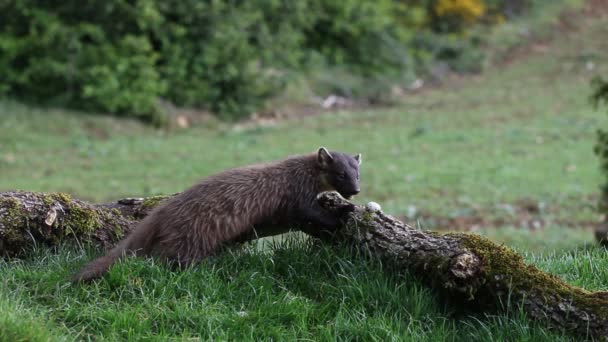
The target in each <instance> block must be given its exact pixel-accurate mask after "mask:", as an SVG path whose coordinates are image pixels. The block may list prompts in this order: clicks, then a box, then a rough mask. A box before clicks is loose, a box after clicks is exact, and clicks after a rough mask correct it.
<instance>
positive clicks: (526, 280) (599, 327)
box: [0, 192, 608, 341]
mask: <svg viewBox="0 0 608 342" xmlns="http://www.w3.org/2000/svg"><path fill="white" fill-rule="evenodd" d="M167 197H168V196H157V197H151V198H146V199H142V198H128V199H123V200H119V201H117V202H114V203H107V204H98V205H93V204H89V203H86V202H84V201H79V200H75V199H72V198H70V196H68V195H65V194H61V193H53V194H45V193H32V192H6V193H0V255H4V256H12V257H20V256H23V255H24V251H27V250H30V249H31V248H32V247H33V246H36V245H47V246H54V245H57V244H58V243H61V242H64V241H76V242H78V243H80V244H82V245H89V246H91V245H92V246H99V247H103V248H107V247H110V246H112V245H114V244H115V243H116V242H117V241H118V240H119V239H120V238H121V237H122V236H124V234H126V233H128V231H129V230H130V228H131V227H132V225H133V223H134V222H136V221H138V220H140V219H141V218H143V217H145V215H146V214H147V213H148V212H149V210H150V209H151V208H153V207H154V206H155V205H156V204H158V203H159V202H160V201H162V200H163V199H165V198H167ZM319 202H320V204H321V206H323V207H324V208H326V209H328V210H339V209H340V208H343V207H344V206H348V205H350V202H348V201H347V200H345V199H343V198H342V197H340V196H339V195H337V194H336V193H332V192H328V193H323V194H322V195H321V196H319ZM302 230H303V231H304V232H307V233H310V234H313V233H315V230H314V229H310V227H308V228H307V227H302ZM332 234H333V237H332V239H333V240H340V241H347V242H349V241H350V242H353V243H354V244H357V245H359V246H361V247H362V248H365V249H367V250H369V251H370V253H371V255H373V256H375V257H379V258H381V259H382V260H383V261H385V262H387V263H391V264H393V265H395V266H396V267H397V268H399V269H407V270H409V271H410V272H412V273H413V274H415V275H417V276H418V277H419V278H420V279H421V280H423V281H425V282H426V283H427V284H428V285H429V286H431V287H432V288H433V289H436V290H437V291H438V292H440V293H442V294H444V295H446V296H447V297H446V298H449V299H451V300H452V301H455V302H460V304H465V305H466V306H467V307H469V308H477V309H480V310H492V311H496V312H500V311H502V310H506V308H507V306H508V305H516V306H518V307H521V308H522V309H523V310H524V311H525V312H526V313H527V314H528V316H529V317H531V318H533V319H537V320H544V321H546V322H547V323H548V324H549V325H550V326H552V327H554V328H557V329H563V330H565V331H568V332H570V333H572V334H575V335H576V336H578V337H581V338H588V339H595V340H603V341H608V292H589V291H586V290H584V289H581V288H577V287H574V286H571V285H568V284H567V283H565V282H564V281H562V280H561V279H559V278H558V277H556V276H554V275H551V274H547V273H545V272H542V271H540V270H539V269H538V268H536V267H534V266H531V265H527V264H526V263H525V262H524V260H523V258H522V257H521V256H520V255H518V254H517V253H515V252H514V251H512V250H511V249H508V248H506V247H504V246H499V245H497V244H495V243H493V242H491V241H489V240H487V239H485V238H483V237H480V236H478V235H474V234H464V233H451V234H439V233H434V232H428V231H421V230H418V229H415V228H412V227H410V226H408V225H406V224H404V223H402V222H400V221H398V220H396V219H395V218H393V217H391V216H389V215H385V214H384V213H382V212H381V211H379V210H377V209H376V208H374V206H370V207H361V206H355V211H354V212H352V213H351V214H350V216H349V219H348V221H347V222H346V223H345V225H344V227H342V228H341V229H339V230H338V231H336V232H333V233H332ZM315 235H317V234H315Z"/></svg>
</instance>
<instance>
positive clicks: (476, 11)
mask: <svg viewBox="0 0 608 342" xmlns="http://www.w3.org/2000/svg"><path fill="white" fill-rule="evenodd" d="M434 7H435V8H434V9H435V12H436V13H437V15H438V16H439V17H440V18H444V17H452V18H453V17H457V18H459V19H460V20H461V21H463V22H464V23H466V24H472V23H474V22H476V21H477V20H479V19H480V18H481V17H482V16H483V15H484V14H485V12H486V6H485V4H484V2H483V0H439V1H437V3H436V4H435V6H434Z"/></svg>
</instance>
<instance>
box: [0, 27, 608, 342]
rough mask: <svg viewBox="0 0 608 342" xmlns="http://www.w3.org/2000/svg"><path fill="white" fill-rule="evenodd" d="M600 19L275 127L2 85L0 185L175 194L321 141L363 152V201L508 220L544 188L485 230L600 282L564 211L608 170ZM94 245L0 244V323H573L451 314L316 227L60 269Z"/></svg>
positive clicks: (591, 251)
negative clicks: (188, 253)
mask: <svg viewBox="0 0 608 342" xmlns="http://www.w3.org/2000/svg"><path fill="white" fill-rule="evenodd" d="M606 23H607V21H606V20H604V19H598V18H596V19H594V20H587V21H584V22H582V23H581V24H580V25H581V26H580V27H579V28H578V29H577V30H576V31H565V32H562V34H560V35H559V37H558V38H557V39H556V40H555V41H552V42H550V43H538V44H536V45H535V46H534V47H533V49H532V52H531V54H530V55H529V56H527V57H526V58H520V59H518V60H516V61H515V62H513V63H511V64H509V65H507V66H504V67H502V68H500V69H497V70H493V71H490V72H488V73H487V74H485V75H483V76H480V77H474V78H466V79H459V80H454V81H451V82H449V84H448V85H446V86H444V87H443V88H442V89H434V90H425V91H423V92H422V93H420V94H417V95H415V96H414V95H410V96H407V97H405V98H404V99H403V101H402V103H400V105H399V106H397V107H395V108H392V109H386V110H374V111H367V112H357V113H349V112H340V113H336V114H335V115H324V116H320V117H312V118H303V119H299V120H292V121H287V122H281V123H279V124H277V125H274V126H257V127H254V128H247V129H239V128H234V127H228V126H222V125H217V126H214V127H198V128H193V129H189V130H182V131H175V132H169V133H167V132H158V131H154V130H152V129H150V128H146V127H143V126H141V125H139V124H137V123H134V122H130V121H125V120H116V119H110V118H103V117H97V116H85V117H83V116H82V115H77V114H74V113H67V112H63V111H54V110H41V109H31V108H29V107H25V106H22V105H19V104H14V103H10V102H6V101H5V102H0V117H1V120H0V175H1V177H0V190H8V189H25V190H35V191H65V192H69V193H71V194H73V195H74V196H76V197H80V198H84V199H88V200H92V201H104V200H110V199H115V198H119V197H121V196H134V195H140V196H145V195H152V194H159V193H172V192H177V191H180V190H182V189H183V188H185V187H186V186H188V185H190V184H191V183H193V182H195V181H196V180H198V179H200V178H202V177H204V176H206V175H209V174H210V173H213V172H215V171H219V170H222V169H225V168H228V167H231V166H236V165H242V164H247V163H251V162H257V161H263V160H269V159H275V158H281V157H283V156H285V155H288V154H294V153H301V152H309V151H313V150H315V149H316V148H317V147H318V146H319V145H325V146H327V147H330V148H333V149H338V150H346V151H351V152H361V153H363V155H364V164H363V173H362V182H363V183H362V184H363V193H362V195H361V196H360V197H359V198H358V199H357V201H359V202H361V203H364V202H366V201H368V200H374V201H377V202H380V203H381V204H382V205H383V207H384V209H385V211H387V212H389V213H392V214H395V215H407V214H408V213H411V212H412V211H413V209H414V208H415V209H416V210H417V211H425V212H431V213H433V214H434V215H437V216H442V217H458V216H462V215H467V214H468V213H470V212H483V213H485V214H484V215H490V216H493V217H499V218H507V219H508V218H509V217H510V216H512V213H510V211H509V210H508V209H505V208H508V207H505V204H506V205H514V204H515V203H518V201H522V200H524V199H525V200H526V201H528V202H532V203H536V204H538V205H537V207H539V208H545V209H542V210H540V213H538V214H537V215H538V216H539V217H540V218H542V220H543V222H545V226H544V228H542V229H537V230H534V231H530V230H524V229H519V228H517V227H516V225H515V226H514V227H510V224H509V227H493V226H491V225H489V226H483V225H482V226H481V227H479V230H478V231H479V232H481V233H483V234H486V235H488V236H490V237H491V238H493V239H495V240H496V241H501V242H504V243H506V244H508V245H510V246H513V247H514V248H516V249H517V250H519V251H521V252H522V253H524V254H525V255H526V258H527V260H529V261H530V262H532V263H534V264H536V265H538V266H539V267H541V268H542V269H544V270H547V271H550V272H553V273H555V274H558V275H559V276H561V277H563V278H564V279H566V280H567V281H569V282H571V283H573V284H575V285H579V286H584V287H586V288H588V289H598V290H599V289H603V290H606V289H608V273H606V267H600V266H598V265H606V263H607V262H608V256H607V255H606V253H605V251H603V250H600V249H597V248H594V247H593V246H588V243H589V242H590V241H591V239H592V237H591V233H590V232H589V231H586V230H580V229H572V228H565V227H564V226H562V225H561V224H560V223H559V222H561V221H562V220H564V219H570V220H571V221H573V222H574V225H576V223H577V222H587V221H594V220H596V219H597V214H596V213H595V211H594V209H595V208H594V206H595V198H596V196H597V193H598V184H599V183H600V181H601V178H600V174H599V170H598V164H597V161H596V159H595V157H594V156H593V154H592V145H593V143H594V138H595V136H594V132H595V129H596V128H597V127H600V126H604V127H605V125H606V124H607V123H608V122H607V121H606V118H605V115H603V114H600V113H597V112H594V111H593V110H592V108H591V106H590V105H589V103H588V100H587V98H588V95H589V93H590V88H589V79H590V78H591V77H592V76H593V75H595V74H597V73H600V72H603V73H604V74H606V73H608V63H606V61H607V58H608V44H607V43H606V40H605V37H606V36H607V35H608V25H606ZM583 37H584V39H582V38H583ZM590 62H592V63H593V66H594V68H593V70H592V71H589V70H588V67H589V65H590V64H589V63H590ZM413 217H415V215H414V216H413ZM421 224H423V228H429V227H426V226H424V224H425V223H424V222H421ZM570 225H572V222H570ZM91 257H92V254H91V253H85V252H84V251H80V250H74V249H71V248H65V249H63V250H62V251H61V252H60V253H49V251H46V250H41V251H38V252H37V254H36V255H33V256H32V258H31V259H30V260H26V261H15V262H12V261H0V274H2V278H1V280H0V340H7V341H9V340H10V341H13V340H16V339H22V340H49V339H53V338H54V339H56V340H73V339H108V340H115V339H119V338H120V339H142V338H149V339H152V340H163V339H165V338H166V337H170V336H172V337H177V338H178V339H188V338H189V337H199V338H201V339H209V338H213V339H219V340H226V339H235V340H236V339H260V338H273V339H278V340H291V339H296V338H298V339H310V340H335V339H355V338H358V339H364V340H374V339H375V340H386V339H398V340H412V341H424V340H429V341H436V340H453V341H458V340H471V341H488V340H518V341H520V340H523V341H525V340H529V341H532V340H534V341H537V340H540V341H543V340H544V341H559V340H567V339H568V337H567V336H564V335H560V334H559V333H558V332H548V331H546V330H544V329H542V328H541V327H539V326H536V325H535V324H534V323H532V322H530V321H529V320H527V319H526V318H525V317H524V316H523V315H522V314H520V313H518V312H512V313H510V314H507V315H500V316H483V315H481V316H480V315H476V316H468V315H464V316H463V315H454V314H453V313H452V312H451V311H450V310H449V309H448V308H446V307H444V306H443V305H442V304H441V302H440V301H439V300H438V299H437V298H436V297H435V296H434V295H433V294H432V292H430V290H429V289H427V288H425V287H422V286H420V285H419V284H418V283H417V282H416V281H415V280H414V279H411V277H409V276H408V275H407V274H405V275H397V274H393V273H392V272H383V270H382V267H381V265H376V264H374V263H373V262H370V261H366V260H364V259H361V258H354V259H353V258H352V257H351V256H348V255H347V253H346V252H342V251H332V250H328V249H326V248H319V247H318V246H311V245H310V243H309V242H301V241H300V242H297V241H295V240H287V241H283V242H280V243H278V245H277V246H275V247H273V248H270V249H263V250H244V251H233V252H232V253H227V254H226V255H222V256H221V257H219V258H218V259H215V260H212V261H210V262H208V263H206V264H203V265H200V266H197V267H196V268H194V269H192V270H189V271H186V272H180V273H174V272H170V271H168V270H167V269H165V268H164V267H163V266H161V265H155V264H154V262H153V261H149V260H148V261H146V260H130V261H127V262H126V263H121V264H119V265H118V266H117V267H115V268H114V269H113V270H112V272H111V274H110V275H109V276H108V277H107V278H106V279H105V280H103V281H101V282H100V283H98V284H96V285H93V286H88V287H85V286H76V287H73V286H69V285H68V283H67V282H66V278H67V277H68V275H69V274H71V273H72V272H74V271H75V270H76V269H77V268H78V267H79V266H80V265H82V263H83V262H85V261H86V260H89V259H90V258H91Z"/></svg>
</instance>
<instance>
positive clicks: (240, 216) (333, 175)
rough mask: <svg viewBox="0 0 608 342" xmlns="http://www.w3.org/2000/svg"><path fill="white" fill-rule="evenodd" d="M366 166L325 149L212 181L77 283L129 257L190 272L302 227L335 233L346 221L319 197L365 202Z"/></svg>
mask: <svg viewBox="0 0 608 342" xmlns="http://www.w3.org/2000/svg"><path fill="white" fill-rule="evenodd" d="M361 161H362V159H361V154H357V155H350V154H346V153H341V152H333V151H332V152H329V151H328V150H327V149H325V148H324V147H320V148H319V149H318V151H317V152H316V153H311V154H306V155H300V156H294V157H290V158H287V159H284V160H280V161H275V162H271V163H267V164H258V165H251V166H245V167H241V168H234V169H230V170H227V171H224V172H221V173H218V174H215V175H212V176H210V177H208V178H206V179H204V180H203V181H202V182H200V183H199V184H196V185H194V186H192V187H191V188H189V189H187V190H186V191H184V192H182V193H180V194H178V195H176V196H175V197H173V198H171V199H168V200H166V202H165V203H162V204H160V205H159V206H158V207H157V208H155V209H154V210H153V211H152V212H150V214H148V216H146V217H145V218H144V219H143V220H142V221H140V222H139V224H137V226H135V227H134V229H133V230H132V232H131V233H130V234H129V235H128V236H127V237H126V238H125V239H124V240H122V241H121V242H119V243H118V245H117V246H116V247H115V248H114V249H112V250H111V251H110V252H109V253H108V254H107V255H105V256H102V257H100V258H98V259H96V260H94V261H93V262H91V263H90V264H88V265H87V266H85V267H84V268H83V269H82V270H81V271H80V272H79V273H78V274H76V275H75V276H74V278H73V281H91V280H94V279H96V278H99V277H101V276H103V274H104V273H106V272H107V271H108V269H109V268H110V266H111V265H112V264H113V263H114V262H115V261H116V260H118V259H119V258H120V257H122V256H123V255H125V254H127V253H129V254H133V255H136V256H142V255H153V256H158V257H160V258H161V259H164V260H165V261H168V262H170V263H171V264H177V265H178V266H188V265H190V264H192V263H196V262H198V261H201V260H202V259H204V258H205V257H207V256H209V255H211V254H213V253H214V252H216V251H217V250H218V249H219V248H220V247H221V246H222V245H224V244H226V243H230V242H234V241H239V240H244V239H245V237H252V236H253V237H263V236H269V235H276V234H280V233H284V232H287V231H288V230H289V228H290V227H294V226H296V227H297V226H298V225H300V224H308V225H310V224H312V225H314V226H315V227H318V228H319V229H321V228H323V229H335V227H337V226H338V225H339V224H340V220H341V216H342V215H344V213H340V214H334V213H329V212H328V211H326V210H324V209H323V208H321V207H320V206H319V205H318V204H317V202H316V196H317V195H318V194H319V193H320V192H323V191H329V190H334V191H337V192H339V193H340V195H342V196H343V197H345V198H350V197H351V196H353V195H356V194H358V193H359V191H360V188H359V165H360V164H361ZM346 211H348V209H347V210H346Z"/></svg>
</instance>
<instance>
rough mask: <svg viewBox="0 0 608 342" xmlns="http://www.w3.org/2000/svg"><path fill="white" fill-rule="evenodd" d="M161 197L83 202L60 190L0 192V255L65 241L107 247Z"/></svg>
mask: <svg viewBox="0 0 608 342" xmlns="http://www.w3.org/2000/svg"><path fill="white" fill-rule="evenodd" d="M167 197H170V196H155V197H148V198H145V199H144V198H125V199H121V200H118V201H116V202H113V203H105V204H89V203H87V202H84V201H80V200H77V199H72V198H71V197H70V196H69V195H67V194H63V193H38V192H21V191H19V192H3V193H0V256H5V257H6V256H8V257H17V258H18V257H23V256H26V255H27V252H28V251H30V250H31V248H33V247H36V246H39V245H40V246H50V247H52V246H56V245H58V244H60V243H63V242H68V241H70V242H75V243H77V244H80V245H83V246H94V247H101V248H108V247H111V246H113V245H114V244H115V243H116V242H118V241H119V240H120V239H121V238H122V237H123V236H124V235H125V234H127V233H128V232H129V231H130V229H131V227H132V225H133V223H135V222H137V221H139V220H140V219H142V218H143V217H145V216H146V214H147V213H148V212H149V211H150V210H151V209H152V208H153V207H154V206H155V205H156V204H158V203H159V202H161V201H162V200H163V199H165V198H167Z"/></svg>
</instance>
